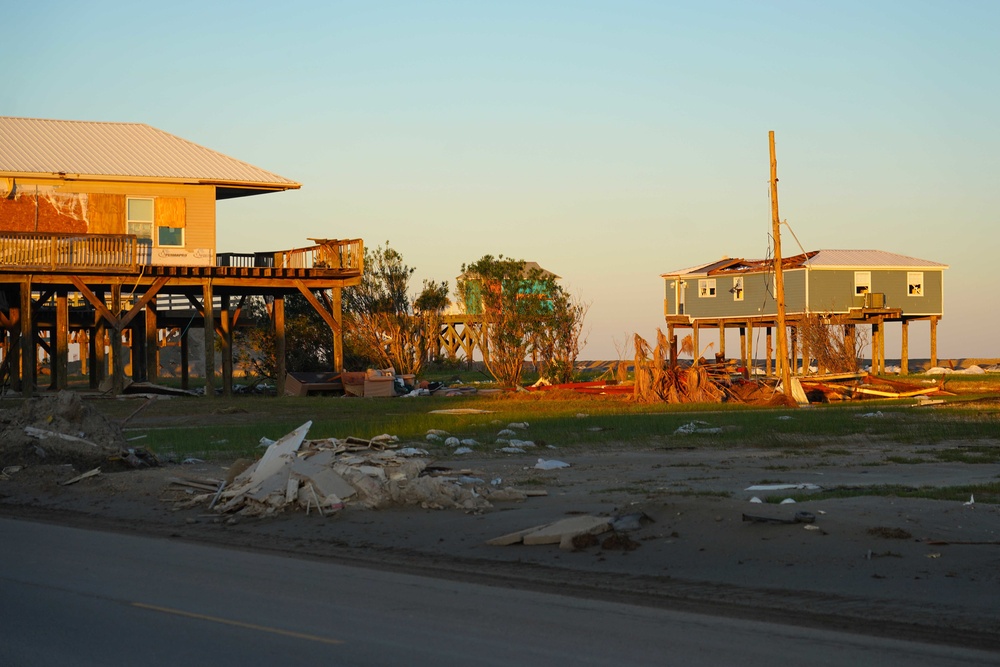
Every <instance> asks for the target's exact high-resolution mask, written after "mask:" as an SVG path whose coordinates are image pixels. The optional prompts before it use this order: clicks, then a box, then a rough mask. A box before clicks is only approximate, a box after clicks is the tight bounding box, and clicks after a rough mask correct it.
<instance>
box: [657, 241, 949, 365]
mask: <svg viewBox="0 0 1000 667" xmlns="http://www.w3.org/2000/svg"><path fill="white" fill-rule="evenodd" d="M947 268H948V267H947V265H945V264H941V263H939V262H932V261H929V260H925V259H918V258H916V257H907V256H905V255H898V254H895V253H891V252H885V251H883V250H817V251H812V252H806V253H803V254H800V255H795V256H793V257H787V258H784V259H783V260H782V274H783V276H784V287H785V314H786V322H787V325H788V327H789V329H790V332H791V337H790V338H791V340H792V344H791V345H790V350H791V352H790V354H791V358H792V360H793V364H792V368H793V369H794V368H797V366H798V365H797V363H796V362H797V360H798V359H799V358H801V360H802V368H803V369H808V367H809V364H808V361H809V351H808V350H803V349H801V347H800V346H799V345H798V343H797V340H796V339H797V336H796V333H797V329H798V328H799V327H800V326H802V325H803V323H804V322H805V320H806V318H809V317H813V316H819V318H820V319H821V321H822V322H823V323H825V324H833V325H843V326H844V327H845V333H846V334H847V335H848V336H853V332H854V327H856V326H857V325H868V326H871V330H872V337H871V344H872V351H871V352H872V366H873V371H874V372H881V371H884V370H885V324H886V323H889V322H898V323H900V325H901V327H902V337H901V340H902V359H901V361H902V364H901V366H902V372H903V373H906V372H907V363H908V358H909V350H908V347H909V343H908V327H909V324H910V322H912V321H915V320H926V321H928V322H929V326H930V358H931V364H932V365H934V364H936V363H937V324H938V322H939V321H940V319H941V317H942V316H943V314H944V270H945V269H947ZM774 269H775V267H774V263H773V261H771V260H747V259H738V258H731V257H725V258H723V259H720V260H717V261H714V262H709V263H707V264H700V265H698V266H694V267H690V268H686V269H681V270H679V271H670V272H667V273H664V274H662V275H661V277H662V278H663V280H664V287H665V293H664V300H663V313H664V317H665V320H666V324H667V338H668V339H669V340H670V341H672V342H673V343H672V344H673V346H674V350H673V356H674V357H676V337H675V335H674V334H675V331H676V330H677V329H691V332H692V338H693V343H694V344H693V347H694V350H695V351H696V353H697V351H698V350H700V349H701V348H700V347H699V333H700V332H701V331H702V330H704V329H706V328H710V329H716V330H718V332H719V353H720V354H721V355H722V356H725V331H726V329H729V328H736V329H739V332H740V341H741V346H740V347H741V350H740V353H741V358H742V359H743V360H744V361H745V362H746V363H748V364H749V362H750V359H749V357H750V354H751V351H750V348H751V345H750V344H749V343H748V340H750V338H749V337H750V336H751V333H752V332H753V330H755V329H757V330H759V329H761V328H763V329H765V336H766V341H767V342H766V356H767V364H766V365H767V368H768V370H769V371H770V369H771V349H772V345H771V335H772V329H773V328H774V327H775V326H776V325H777V313H778V306H777V301H776V300H775V287H774Z"/></svg>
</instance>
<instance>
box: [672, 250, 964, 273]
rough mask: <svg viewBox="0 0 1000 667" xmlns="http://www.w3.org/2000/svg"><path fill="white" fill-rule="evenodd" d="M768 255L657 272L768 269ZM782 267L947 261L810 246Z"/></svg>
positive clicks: (925, 265)
mask: <svg viewBox="0 0 1000 667" xmlns="http://www.w3.org/2000/svg"><path fill="white" fill-rule="evenodd" d="M773 263H774V262H773V261H772V260H769V259H730V258H723V259H721V260H716V261H714V262H710V263H708V264H699V265H697V266H693V267H691V268H688V269H681V270H680V271H671V272H669V273H662V274H660V277H661V278H676V277H681V276H707V275H718V274H722V273H759V272H761V271H770V270H772V265H773ZM781 264H782V267H783V268H784V269H785V270H789V269H801V268H803V267H805V268H809V269H881V268H885V269H947V268H948V265H947V264H941V263H939V262H932V261H930V260H927V259H917V258H916V257H907V256H906V255H897V254H896V253H892V252H886V251H884V250H813V251H810V252H807V253H804V254H801V255H793V256H791V257H783V258H782V260H781Z"/></svg>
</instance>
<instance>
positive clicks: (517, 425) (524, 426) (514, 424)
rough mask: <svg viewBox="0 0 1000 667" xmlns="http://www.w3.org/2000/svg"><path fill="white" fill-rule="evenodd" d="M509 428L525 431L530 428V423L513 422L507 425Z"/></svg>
mask: <svg viewBox="0 0 1000 667" xmlns="http://www.w3.org/2000/svg"><path fill="white" fill-rule="evenodd" d="M507 428H516V429H520V430H522V431H523V430H525V429H527V428H528V422H511V423H510V424H507Z"/></svg>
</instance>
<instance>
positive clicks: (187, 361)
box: [181, 327, 191, 389]
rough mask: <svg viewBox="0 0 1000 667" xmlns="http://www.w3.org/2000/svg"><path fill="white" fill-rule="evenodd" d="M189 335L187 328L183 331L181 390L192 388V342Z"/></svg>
mask: <svg viewBox="0 0 1000 667" xmlns="http://www.w3.org/2000/svg"><path fill="white" fill-rule="evenodd" d="M188 333H189V330H188V328H187V327H184V328H183V329H182V330H181V389H190V388H191V340H190V338H188Z"/></svg>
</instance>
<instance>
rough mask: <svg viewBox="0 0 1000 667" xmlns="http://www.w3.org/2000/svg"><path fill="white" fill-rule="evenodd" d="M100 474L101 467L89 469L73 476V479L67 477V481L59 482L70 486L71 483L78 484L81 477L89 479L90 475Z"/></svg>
mask: <svg viewBox="0 0 1000 667" xmlns="http://www.w3.org/2000/svg"><path fill="white" fill-rule="evenodd" d="M100 474H101V469H100V468H94V469H93V470H88V471H87V472H85V473H82V474H80V475H77V476H76V477H73V478H72V479H67V480H66V481H65V482H59V483H60V484H61V485H62V486H69V485H70V484H76V483H77V482H79V481H80V480H81V479H87V478H88V477H96V476H97V475H100Z"/></svg>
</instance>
